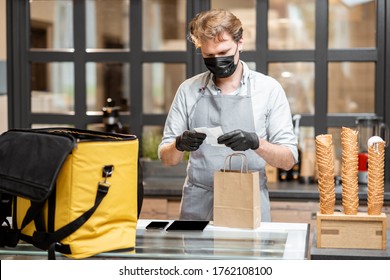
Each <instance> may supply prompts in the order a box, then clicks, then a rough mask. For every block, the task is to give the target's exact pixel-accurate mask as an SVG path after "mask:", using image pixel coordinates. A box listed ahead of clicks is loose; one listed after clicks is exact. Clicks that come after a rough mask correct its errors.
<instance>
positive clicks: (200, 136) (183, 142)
mask: <svg viewBox="0 0 390 280" xmlns="http://www.w3.org/2000/svg"><path fill="white" fill-rule="evenodd" d="M205 138H206V134H204V133H200V132H196V131H195V130H191V131H188V130H186V131H184V132H183V134H182V135H180V136H177V137H176V149H178V150H179V151H181V152H184V151H188V152H193V151H196V150H197V149H199V147H200V145H202V143H203V140H204V139H205Z"/></svg>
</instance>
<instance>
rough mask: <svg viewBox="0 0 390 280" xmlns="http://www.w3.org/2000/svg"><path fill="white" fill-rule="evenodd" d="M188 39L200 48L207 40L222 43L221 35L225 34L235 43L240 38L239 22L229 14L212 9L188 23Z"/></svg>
mask: <svg viewBox="0 0 390 280" xmlns="http://www.w3.org/2000/svg"><path fill="white" fill-rule="evenodd" d="M189 32H190V33H189V39H190V40H191V41H192V42H193V43H194V44H195V47H196V48H200V47H201V45H202V42H205V41H207V40H216V41H217V42H218V41H219V42H220V41H223V34H224V32H227V33H228V34H230V35H231V36H232V37H233V40H234V41H235V42H238V41H239V40H240V39H241V38H242V32H243V29H242V24H241V21H240V20H239V19H238V18H237V17H236V16H235V15H233V14H232V13H231V12H229V11H226V10H222V9H218V10H217V9H214V10H210V11H204V12H201V13H199V14H197V15H196V16H195V17H194V18H193V19H192V20H191V22H190V23H189Z"/></svg>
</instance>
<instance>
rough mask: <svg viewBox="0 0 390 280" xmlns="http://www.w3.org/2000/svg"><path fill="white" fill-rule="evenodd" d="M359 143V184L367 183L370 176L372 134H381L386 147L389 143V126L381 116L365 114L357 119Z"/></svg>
mask: <svg viewBox="0 0 390 280" xmlns="http://www.w3.org/2000/svg"><path fill="white" fill-rule="evenodd" d="M356 125H357V130H358V132H359V134H358V143H359V154H358V158H359V159H358V163H359V167H358V181H359V184H367V181H368V178H367V175H368V144H367V142H368V139H370V138H371V137H372V136H379V137H381V138H382V139H383V140H384V141H385V142H386V147H387V146H388V144H389V128H388V126H387V125H386V124H385V123H383V121H382V118H381V117H377V116H374V115H372V116H364V117H358V118H357V119H356Z"/></svg>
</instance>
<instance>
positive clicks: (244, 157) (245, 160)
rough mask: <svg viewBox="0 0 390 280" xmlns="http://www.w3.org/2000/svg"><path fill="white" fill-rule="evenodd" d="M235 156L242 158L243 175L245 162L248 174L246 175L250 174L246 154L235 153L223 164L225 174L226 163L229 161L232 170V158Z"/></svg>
mask: <svg viewBox="0 0 390 280" xmlns="http://www.w3.org/2000/svg"><path fill="white" fill-rule="evenodd" d="M234 156H239V157H241V173H243V169H244V162H245V170H246V172H245V173H248V159H247V157H246V155H245V154H244V153H233V154H231V155H228V156H227V157H226V158H225V162H224V164H223V172H225V170H226V161H227V160H228V159H229V170H231V169H232V157H234Z"/></svg>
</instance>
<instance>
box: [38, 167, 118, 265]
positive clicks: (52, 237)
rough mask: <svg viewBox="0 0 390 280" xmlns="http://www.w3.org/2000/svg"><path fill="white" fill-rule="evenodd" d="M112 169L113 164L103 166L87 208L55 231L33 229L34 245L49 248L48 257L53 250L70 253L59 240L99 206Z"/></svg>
mask: <svg viewBox="0 0 390 280" xmlns="http://www.w3.org/2000/svg"><path fill="white" fill-rule="evenodd" d="M113 170H114V166H113V165H107V166H104V167H103V176H104V182H99V183H98V188H97V193H96V198H95V203H94V205H93V206H92V207H91V208H90V209H89V210H87V211H86V212H84V213H83V214H82V215H81V216H79V217H78V218H77V219H75V220H74V221H72V222H70V223H69V224H67V225H65V226H63V227H62V228H60V229H58V230H56V231H55V232H51V233H50V232H46V231H35V232H34V234H33V238H32V239H33V242H34V246H36V247H38V248H40V249H43V250H49V259H50V258H51V257H54V258H55V255H54V250H56V251H58V252H61V253H64V254H70V253H71V251H70V248H69V246H66V245H63V244H61V243H60V241H61V240H62V239H64V238H65V237H67V236H69V235H71V234H72V233H73V232H75V231H76V230H78V229H79V228H80V227H81V226H82V225H83V224H84V223H85V222H86V221H87V220H88V219H89V218H90V217H91V216H92V215H93V213H94V212H95V211H96V209H97V208H98V207H99V205H100V203H101V202H102V201H103V199H104V197H105V196H106V195H107V193H108V191H109V188H110V184H109V183H108V182H107V177H110V176H111V174H112V172H113Z"/></svg>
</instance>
